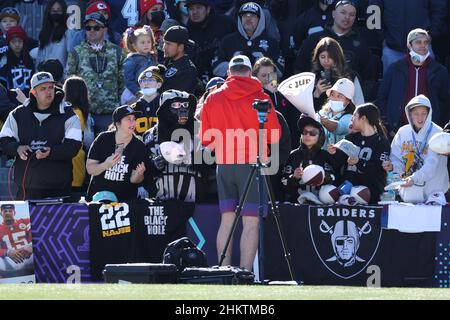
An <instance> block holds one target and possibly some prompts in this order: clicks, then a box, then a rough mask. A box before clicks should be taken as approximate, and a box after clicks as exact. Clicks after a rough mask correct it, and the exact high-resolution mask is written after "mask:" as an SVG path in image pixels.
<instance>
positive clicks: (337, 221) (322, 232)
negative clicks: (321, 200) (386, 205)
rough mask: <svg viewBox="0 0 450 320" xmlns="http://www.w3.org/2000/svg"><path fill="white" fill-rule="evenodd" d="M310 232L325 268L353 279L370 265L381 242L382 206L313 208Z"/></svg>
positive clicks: (338, 275) (310, 211)
mask: <svg viewBox="0 0 450 320" xmlns="http://www.w3.org/2000/svg"><path fill="white" fill-rule="evenodd" d="M309 230H310V234H311V240H312V244H313V246H314V249H315V251H316V253H317V255H318V257H319V259H320V261H322V263H323V264H324V266H325V267H326V268H327V269H328V270H329V271H330V272H332V273H333V274H335V275H336V276H337V277H340V278H342V279H350V278H352V277H354V276H356V275H357V274H359V273H360V272H361V271H363V270H365V269H366V268H367V266H369V264H370V261H371V260H372V258H373V257H374V256H375V253H376V252H377V249H378V246H379V243H380V239H381V233H382V229H381V207H360V206H355V207H349V206H327V207H323V206H310V208H309Z"/></svg>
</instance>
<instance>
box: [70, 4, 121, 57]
mask: <svg viewBox="0 0 450 320" xmlns="http://www.w3.org/2000/svg"><path fill="white" fill-rule="evenodd" d="M92 13H100V14H102V15H103V17H104V18H105V21H104V24H105V28H106V32H104V33H103V37H104V39H105V40H108V41H110V42H112V43H114V44H116V45H119V44H120V42H121V41H122V33H119V32H116V31H114V30H113V29H112V28H111V26H110V22H111V8H110V7H109V5H108V4H107V3H106V2H105V1H93V2H90V3H89V4H88V6H87V8H86V12H85V19H86V17H87V16H89V15H91V14H92ZM86 40H87V32H86V30H85V29H82V30H80V31H77V32H75V33H74V34H73V36H72V37H71V38H70V41H69V49H68V50H69V52H73V50H74V49H75V47H76V46H78V45H80V44H81V43H83V42H84V41H86Z"/></svg>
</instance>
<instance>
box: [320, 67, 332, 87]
mask: <svg viewBox="0 0 450 320" xmlns="http://www.w3.org/2000/svg"><path fill="white" fill-rule="evenodd" d="M320 79H322V80H325V81H326V82H327V84H331V72H330V71H329V70H322V71H320Z"/></svg>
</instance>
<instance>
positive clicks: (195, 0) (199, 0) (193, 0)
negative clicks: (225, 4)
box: [185, 0, 211, 7]
mask: <svg viewBox="0 0 450 320" xmlns="http://www.w3.org/2000/svg"><path fill="white" fill-rule="evenodd" d="M191 4H202V5H204V6H205V7H208V6H211V4H210V3H209V0H186V4H185V6H186V7H189V6H190V5H191Z"/></svg>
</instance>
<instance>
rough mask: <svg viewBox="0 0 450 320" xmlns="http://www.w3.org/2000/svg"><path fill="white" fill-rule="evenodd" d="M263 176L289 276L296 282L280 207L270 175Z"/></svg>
mask: <svg viewBox="0 0 450 320" xmlns="http://www.w3.org/2000/svg"><path fill="white" fill-rule="evenodd" d="M263 176H264V181H265V182H266V187H267V191H268V193H269V204H270V210H271V211H272V214H273V217H274V218H275V224H276V225H277V229H278V234H279V235H280V240H281V246H282V247H283V253H284V257H285V258H286V262H287V266H288V269H289V275H290V276H291V280H293V281H296V280H295V276H294V268H293V266H292V257H291V253H290V252H289V250H288V247H287V242H286V238H285V236H284V232H283V228H282V227H281V221H280V217H281V216H280V211H279V210H278V206H277V205H276V202H275V194H274V192H273V189H272V184H271V183H270V180H269V176H268V175H265V174H263Z"/></svg>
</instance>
